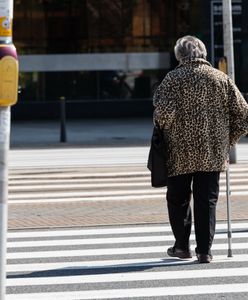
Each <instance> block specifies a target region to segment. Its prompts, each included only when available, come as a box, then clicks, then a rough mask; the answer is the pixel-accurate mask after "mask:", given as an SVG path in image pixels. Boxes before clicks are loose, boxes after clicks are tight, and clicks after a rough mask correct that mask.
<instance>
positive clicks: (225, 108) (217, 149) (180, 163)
mask: <svg viewBox="0 0 248 300" xmlns="http://www.w3.org/2000/svg"><path fill="white" fill-rule="evenodd" d="M174 51H175V56H176V59H177V60H178V61H179V65H178V67H176V69H174V70H173V71H171V72H169V73H168V74H167V75H166V76H165V78H164V80H163V81H162V83H161V84H160V85H159V87H158V89H157V90H156V92H155V95H154V106H155V111H154V120H155V121H157V122H158V123H159V125H160V127H161V128H163V129H164V133H165V134H166V135H167V140H168V175H169V178H168V187H167V205H168V211H169V219H170V224H171V227H172V231H173V234H174V236H175V244H174V246H173V247H170V248H169V249H168V250H167V253H168V255H169V256H172V257H179V258H191V257H192V254H191V250H190V244H189V237H190V233H191V223H192V217H191V207H190V198H191V188H192V192H193V199H194V224H195V236H196V249H195V252H196V256H197V258H198V261H199V262H200V263H209V262H210V261H211V260H212V254H211V246H212V242H213V238H214V234H215V223H216V215H215V214H216V204H217V200H218V195H219V177H220V172H221V171H224V170H225V168H226V163H227V159H228V153H229V150H230V147H231V146H233V145H234V144H235V143H236V142H237V141H238V140H239V138H240V137H241V136H242V135H244V134H246V133H247V132H248V105H247V103H246V101H245V100H244V98H243V97H242V95H241V93H240V92H239V90H238V88H237V87H236V85H235V84H234V82H233V81H232V80H231V79H230V78H229V77H228V76H227V75H226V74H224V73H223V72H221V71H219V70H217V69H215V68H213V67H212V66H211V65H210V63H208V62H207V61H206V56H207V51H206V48H205V45H204V44H203V42H202V41H200V40H199V39H197V38H196V37H193V36H185V37H182V38H180V39H179V40H178V41H177V42H176V45H175V48H174Z"/></svg>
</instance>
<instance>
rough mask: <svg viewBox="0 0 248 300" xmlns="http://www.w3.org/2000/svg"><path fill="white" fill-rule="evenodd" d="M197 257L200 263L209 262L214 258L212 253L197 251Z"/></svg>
mask: <svg viewBox="0 0 248 300" xmlns="http://www.w3.org/2000/svg"><path fill="white" fill-rule="evenodd" d="M196 257H197V259H198V261H199V263H201V264H202V263H203V264H209V263H210V262H211V260H212V259H213V257H212V255H211V254H200V253H197V254H196Z"/></svg>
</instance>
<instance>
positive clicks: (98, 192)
mask: <svg viewBox="0 0 248 300" xmlns="http://www.w3.org/2000/svg"><path fill="white" fill-rule="evenodd" d="M247 174H248V164H237V165H231V167H230V178H231V190H232V196H234V197H236V196H237V197H247V196H248V176H247ZM165 192H166V188H160V189H154V188H152V187H151V183H150V173H149V171H148V170H147V169H146V168H145V166H144V165H138V166H135V167H133V166H130V167H129V168H125V167H124V168H123V167H115V168H113V167H111V168H101V169H100V168H58V169H31V170H30V169H27V170H26V169H24V170H18V169H16V170H12V171H11V172H10V176H9V203H10V204H33V203H38V202H41V203H66V202H72V201H73V202H82V201H85V202H87V201H108V200H111V201H113V200H117V201H127V200H136V199H139V200H142V199H143V200H145V199H149V200H153V199H154V200H156V199H164V197H165ZM225 195H226V182H225V173H222V174H221V180H220V197H225Z"/></svg>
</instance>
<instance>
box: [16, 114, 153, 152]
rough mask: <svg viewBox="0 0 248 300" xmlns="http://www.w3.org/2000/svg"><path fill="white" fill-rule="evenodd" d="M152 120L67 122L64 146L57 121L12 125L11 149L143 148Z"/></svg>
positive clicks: (148, 138) (147, 141)
mask: <svg viewBox="0 0 248 300" xmlns="http://www.w3.org/2000/svg"><path fill="white" fill-rule="evenodd" d="M152 128H153V123H152V119H147V118H144V119H142V118H139V119H84V120H68V121H67V123H66V133H67V143H61V142H60V123H59V121H46V120H44V121H23V122H21V121H19V122H12V124H11V136H10V145H11V148H45V147H49V148H50V147H70V146H78V147H99V146H100V147H101V146H144V145H148V144H149V143H150V138H151V134H152Z"/></svg>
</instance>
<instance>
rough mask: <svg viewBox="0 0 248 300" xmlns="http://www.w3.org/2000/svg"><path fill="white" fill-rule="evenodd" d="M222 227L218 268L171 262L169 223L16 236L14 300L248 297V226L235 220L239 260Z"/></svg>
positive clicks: (12, 245) (12, 239)
mask: <svg viewBox="0 0 248 300" xmlns="http://www.w3.org/2000/svg"><path fill="white" fill-rule="evenodd" d="M216 227H217V228H216V236H215V241H214V245H213V255H214V259H213V261H212V263H210V264H199V263H197V261H196V259H195V258H192V259H188V260H180V259H174V258H170V257H168V256H167V255H166V254H165V253H166V249H167V248H168V247H169V246H170V245H172V243H173V242H172V241H173V237H172V234H171V230H170V227H169V226H168V225H159V226H158V225H145V226H142V225H139V226H138V225H133V226H118V227H117V226H116V227H97V228H78V229H56V230H55V229H53V230H25V231H24V230H20V231H10V232H9V233H8V253H7V257H8V265H7V272H8V278H7V300H12V299H15V300H21V299H23V300H31V299H32V300H39V299H40V300H41V299H46V300H54V299H66V300H72V299H74V300H76V299H78V300H79V299H91V300H93V299H99V300H101V299H108V300H111V299H113V300H114V299H136V298H138V299H143V298H144V299H156V298H158V299H159V298H160V297H161V298H162V299H167V297H168V296H173V297H176V296H186V295H190V297H191V299H193V300H196V299H199V296H200V295H205V296H206V297H208V298H209V299H219V298H218V297H223V298H224V297H227V296H228V295H233V298H237V299H245V297H247V296H248V284H247V283H248V223H247V222H235V223H233V226H232V229H233V239H232V241H233V257H232V258H228V257H227V241H226V238H225V236H227V233H226V227H227V225H226V224H225V223H223V222H221V223H217V226H216ZM191 238H192V242H191V243H192V249H193V248H194V234H193V233H192V237H191ZM239 297H240V298H239ZM242 297H244V298H242Z"/></svg>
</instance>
